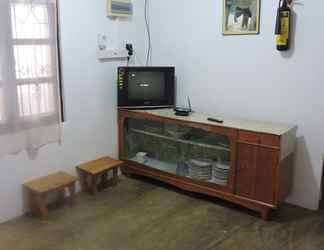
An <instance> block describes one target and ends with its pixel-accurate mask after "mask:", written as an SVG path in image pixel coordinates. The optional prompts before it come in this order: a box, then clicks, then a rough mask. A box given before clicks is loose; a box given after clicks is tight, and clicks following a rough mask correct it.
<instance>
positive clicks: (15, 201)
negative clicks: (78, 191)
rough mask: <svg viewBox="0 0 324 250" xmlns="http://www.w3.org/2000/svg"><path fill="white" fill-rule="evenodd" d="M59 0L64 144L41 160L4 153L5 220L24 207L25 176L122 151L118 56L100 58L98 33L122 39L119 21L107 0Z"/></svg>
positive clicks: (0, 196) (0, 213) (1, 193)
mask: <svg viewBox="0 0 324 250" xmlns="http://www.w3.org/2000/svg"><path fill="white" fill-rule="evenodd" d="M59 2H60V7H61V16H60V21H61V30H62V37H61V40H62V59H63V62H62V63H63V76H64V95H65V108H66V118H67V121H66V122H65V123H64V128H63V140H62V145H57V144H52V145H48V146H45V147H43V148H42V149H40V151H39V153H38V156H37V158H36V159H35V160H30V159H29V158H28V156H27V154H26V153H21V154H19V155H15V156H7V157H4V158H1V159H0V168H1V170H0V173H1V174H0V201H1V205H0V222H1V221H5V220H7V219H10V218H12V217H15V216H18V215H20V214H22V213H23V211H24V209H25V208H26V204H25V203H26V199H25V195H23V194H24V192H23V188H22V185H21V184H22V183H24V182H25V181H27V180H30V179H33V178H35V177H39V176H43V175H46V174H48V173H52V172H55V171H57V170H65V171H67V172H70V173H73V174H75V169H74V167H75V166H76V165H77V164H78V163H81V162H85V161H88V160H92V159H95V158H96V157H100V156H103V155H107V154H108V155H112V156H116V155H117V121H116V88H115V86H116V84H115V82H116V81H115V75H116V71H117V69H116V66H117V64H118V62H106V63H100V62H99V61H98V60H97V58H96V48H97V47H96V46H97V34H98V33H105V34H107V36H108V39H109V40H110V42H111V43H116V42H117V25H116V22H115V21H111V20H109V19H108V18H106V13H105V9H106V0H96V1H91V0H67V1H63V0H62V1H59ZM0 139H1V138H0Z"/></svg>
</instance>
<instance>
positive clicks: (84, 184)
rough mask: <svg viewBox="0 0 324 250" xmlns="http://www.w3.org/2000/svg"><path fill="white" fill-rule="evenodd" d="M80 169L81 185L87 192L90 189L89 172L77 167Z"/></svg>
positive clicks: (82, 189) (83, 190)
mask: <svg viewBox="0 0 324 250" xmlns="http://www.w3.org/2000/svg"><path fill="white" fill-rule="evenodd" d="M77 171H78V176H79V180H80V186H81V191H82V192H86V191H87V190H88V184H87V173H85V172H84V171H82V170H81V169H79V168H77Z"/></svg>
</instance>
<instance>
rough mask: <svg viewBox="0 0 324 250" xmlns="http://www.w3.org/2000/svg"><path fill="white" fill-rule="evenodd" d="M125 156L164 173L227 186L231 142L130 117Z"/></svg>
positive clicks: (178, 126) (218, 137) (213, 134)
mask: <svg viewBox="0 0 324 250" xmlns="http://www.w3.org/2000/svg"><path fill="white" fill-rule="evenodd" d="M123 152H124V153H123V154H124V155H123V157H125V158H126V159H128V160H131V161H134V162H138V163H141V164H143V165H146V166H148V167H151V168H154V169H158V170H160V171H163V172H167V173H171V174H175V175H179V176H183V177H186V178H192V179H194V180H198V181H204V182H210V183H216V184H218V185H223V186H226V185H227V184H228V181H229V173H230V140H229V138H228V137H227V136H224V135H220V134H215V133H212V132H207V131H205V130H202V129H198V128H193V127H189V126H184V125H179V124H177V123H164V122H159V121H154V120H146V119H137V118H127V119H126V120H125V125H124V150H123Z"/></svg>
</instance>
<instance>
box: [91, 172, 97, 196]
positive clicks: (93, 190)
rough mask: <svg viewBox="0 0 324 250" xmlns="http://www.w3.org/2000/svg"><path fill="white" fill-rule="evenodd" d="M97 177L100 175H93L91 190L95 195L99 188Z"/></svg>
mask: <svg viewBox="0 0 324 250" xmlns="http://www.w3.org/2000/svg"><path fill="white" fill-rule="evenodd" d="M97 179H98V176H97V175H92V176H91V192H92V194H93V195H95V194H96V193H97V192H98V190H97Z"/></svg>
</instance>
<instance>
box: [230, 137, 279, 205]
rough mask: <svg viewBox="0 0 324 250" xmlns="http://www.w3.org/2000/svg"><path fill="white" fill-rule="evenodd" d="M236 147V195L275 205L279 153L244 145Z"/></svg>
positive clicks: (274, 150)
mask: <svg viewBox="0 0 324 250" xmlns="http://www.w3.org/2000/svg"><path fill="white" fill-rule="evenodd" d="M237 147H238V150H237V174H236V193H237V194H238V195H240V196H242V197H246V198H250V199H254V200H258V201H262V202H264V203H268V204H273V205H275V191H276V190H275V182H276V169H277V168H278V163H279V151H278V150H277V149H273V148H267V147H263V146H256V145H249V144H245V143H238V146H237Z"/></svg>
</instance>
